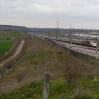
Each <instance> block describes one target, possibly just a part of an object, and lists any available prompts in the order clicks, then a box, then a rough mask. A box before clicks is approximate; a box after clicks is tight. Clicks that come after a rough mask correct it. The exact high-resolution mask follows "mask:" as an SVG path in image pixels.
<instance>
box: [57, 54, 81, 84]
mask: <svg viewBox="0 0 99 99" xmlns="http://www.w3.org/2000/svg"><path fill="white" fill-rule="evenodd" d="M59 59H60V61H61V65H62V69H63V73H64V77H65V79H66V81H67V82H68V83H72V82H75V81H76V79H77V77H78V74H81V72H80V71H81V69H82V68H80V65H81V64H77V61H79V60H77V58H74V57H73V56H71V55H70V54H66V53H62V54H61V55H60V58H59ZM78 63H79V62H78ZM75 64H76V65H75Z"/></svg>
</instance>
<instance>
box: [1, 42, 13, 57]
mask: <svg viewBox="0 0 99 99" xmlns="http://www.w3.org/2000/svg"><path fill="white" fill-rule="evenodd" d="M13 45H14V42H13V41H0V56H2V55H4V54H5V53H6V52H7V51H9V49H10V48H11V47H12V46H13Z"/></svg>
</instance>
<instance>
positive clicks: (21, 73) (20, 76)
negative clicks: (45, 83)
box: [16, 70, 25, 83]
mask: <svg viewBox="0 0 99 99" xmlns="http://www.w3.org/2000/svg"><path fill="white" fill-rule="evenodd" d="M24 73H25V72H24V70H20V71H19V72H18V73H16V80H17V82H18V83H20V82H22V81H23V79H24Z"/></svg>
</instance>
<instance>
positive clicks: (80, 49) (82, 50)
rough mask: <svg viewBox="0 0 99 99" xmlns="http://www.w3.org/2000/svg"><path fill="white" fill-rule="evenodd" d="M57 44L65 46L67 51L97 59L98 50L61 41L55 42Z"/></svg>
mask: <svg viewBox="0 0 99 99" xmlns="http://www.w3.org/2000/svg"><path fill="white" fill-rule="evenodd" d="M57 44H59V45H62V46H65V47H66V48H68V49H71V50H74V51H77V52H80V53H83V54H88V55H91V56H94V57H97V58H99V50H98V49H97V50H96V48H93V47H88V46H82V45H76V44H69V43H66V42H61V41H57Z"/></svg>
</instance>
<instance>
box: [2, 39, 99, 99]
mask: <svg viewBox="0 0 99 99" xmlns="http://www.w3.org/2000/svg"><path fill="white" fill-rule="evenodd" d="M25 46H26V48H27V49H26V55H25V57H24V59H23V60H22V61H21V62H20V63H19V64H18V65H17V67H16V68H15V69H14V70H13V71H11V72H10V73H9V74H8V75H6V76H5V77H4V78H2V79H1V80H0V93H1V95H0V99H16V98H18V97H19V96H21V95H24V96H22V97H20V98H18V99H42V97H43V96H42V91H43V83H44V80H43V79H44V73H45V72H49V73H50V76H51V77H50V96H49V99H71V98H73V99H99V94H98V93H99V91H98V89H99V86H98V85H99V79H98V77H99V66H97V65H95V64H92V63H90V62H88V61H85V60H82V59H80V58H78V57H77V56H76V55H73V54H71V53H70V52H68V51H64V50H62V49H60V48H57V47H56V46H53V44H52V43H51V42H49V41H45V40H41V39H38V38H33V39H30V38H29V39H27V41H26V45H25ZM97 60H98V61H99V59H97ZM41 85H42V86H41ZM38 86H40V87H39V88H37V87H38ZM35 88H37V89H36V90H34V89H35ZM33 90H34V91H33Z"/></svg>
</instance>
